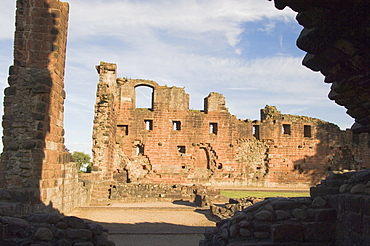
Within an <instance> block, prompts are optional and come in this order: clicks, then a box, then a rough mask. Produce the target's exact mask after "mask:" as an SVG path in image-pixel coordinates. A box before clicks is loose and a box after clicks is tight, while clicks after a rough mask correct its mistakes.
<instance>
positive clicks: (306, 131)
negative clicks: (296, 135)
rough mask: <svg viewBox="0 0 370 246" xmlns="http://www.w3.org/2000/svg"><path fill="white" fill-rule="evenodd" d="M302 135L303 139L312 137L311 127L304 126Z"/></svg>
mask: <svg viewBox="0 0 370 246" xmlns="http://www.w3.org/2000/svg"><path fill="white" fill-rule="evenodd" d="M303 127H304V128H303V135H304V137H306V138H310V137H311V136H312V133H311V126H309V125H305V126H303Z"/></svg>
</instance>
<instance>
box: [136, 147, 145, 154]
mask: <svg viewBox="0 0 370 246" xmlns="http://www.w3.org/2000/svg"><path fill="white" fill-rule="evenodd" d="M136 155H144V146H143V145H136Z"/></svg>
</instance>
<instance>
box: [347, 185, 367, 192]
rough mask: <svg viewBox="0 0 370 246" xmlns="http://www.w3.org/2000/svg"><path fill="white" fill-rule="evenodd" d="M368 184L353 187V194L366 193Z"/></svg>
mask: <svg viewBox="0 0 370 246" xmlns="http://www.w3.org/2000/svg"><path fill="white" fill-rule="evenodd" d="M365 190H366V185H364V184H356V185H354V186H353V187H352V188H351V191H350V192H351V194H358V193H365Z"/></svg>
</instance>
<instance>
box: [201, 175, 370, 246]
mask: <svg viewBox="0 0 370 246" xmlns="http://www.w3.org/2000/svg"><path fill="white" fill-rule="evenodd" d="M369 181H370V169H366V170H362V171H357V172H331V173H330V175H329V176H328V177H327V178H326V179H325V180H323V181H322V182H321V184H319V185H317V186H316V187H312V188H311V196H310V197H294V198H283V197H279V198H266V199H265V200H264V201H262V202H258V203H256V204H253V205H251V206H249V207H247V208H245V209H243V210H242V211H237V212H236V213H235V215H234V216H233V217H231V218H228V219H224V220H221V221H219V222H217V224H216V226H217V227H216V228H211V229H208V230H207V231H206V232H205V234H204V235H205V239H204V240H202V241H200V243H199V246H224V245H229V246H233V245H343V246H344V245H370V234H369V233H368V232H369V229H368V228H369V226H368V223H369V221H370V209H369V207H370V196H369V193H368V191H369V188H370V182H369Z"/></svg>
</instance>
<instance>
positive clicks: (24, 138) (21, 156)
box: [0, 0, 80, 213]
mask: <svg viewBox="0 0 370 246" xmlns="http://www.w3.org/2000/svg"><path fill="white" fill-rule="evenodd" d="M68 12H69V6H68V4H67V3H63V2H60V1H59V0H30V1H17V11H16V30H15V40H14V64H13V66H11V67H10V69H9V79H8V83H9V87H8V88H6V89H5V99H4V117H3V123H2V124H3V129H4V134H3V135H4V137H3V144H4V150H3V154H2V162H1V166H0V169H1V174H2V177H1V187H2V188H4V189H6V192H7V193H9V192H10V194H11V197H12V199H14V201H13V202H19V203H20V204H21V206H23V207H24V211H23V212H25V213H29V212H33V211H38V210H40V209H42V208H43V205H42V203H43V204H44V205H47V206H49V207H54V208H58V209H61V210H68V209H71V208H68V206H69V205H68V204H70V203H69V202H68V199H75V196H72V195H71V194H69V195H67V194H68V192H67V193H66V190H68V189H69V190H75V192H77V191H79V190H80V189H78V188H77V187H76V186H77V183H76V182H75V179H76V174H73V172H74V173H76V172H77V171H76V170H74V171H72V170H71V168H70V164H69V162H70V158H69V157H70V156H69V153H65V152H64V151H65V150H64V149H65V147H64V129H63V124H64V123H63V121H64V105H63V104H64V99H65V91H64V89H63V88H64V67H65V56H66V41H67V28H68ZM71 172H72V173H71ZM69 177H70V178H69ZM72 179H73V180H72ZM66 184H68V185H67V186H70V188H66V186H65V185H66ZM25 193H27V195H24V194H25ZM69 193H70V192H69ZM17 197H18V198H19V199H18V198H17ZM40 202H42V203H40ZM21 210H22V209H21Z"/></svg>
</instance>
